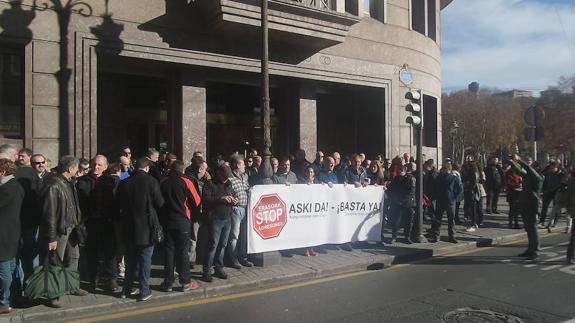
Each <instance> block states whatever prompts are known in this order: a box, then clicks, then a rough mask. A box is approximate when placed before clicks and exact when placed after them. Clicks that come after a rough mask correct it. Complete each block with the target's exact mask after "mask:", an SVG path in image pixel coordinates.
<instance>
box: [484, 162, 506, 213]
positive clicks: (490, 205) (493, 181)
mask: <svg viewBox="0 0 575 323" xmlns="http://www.w3.org/2000/svg"><path fill="white" fill-rule="evenodd" d="M502 186H503V169H502V168H501V165H499V158H497V157H491V158H490V159H489V161H488V162H487V166H485V191H486V193H487V206H486V210H485V213H487V214H491V212H493V213H494V214H499V212H498V211H497V202H498V201H499V194H500V193H501V187H502Z"/></svg>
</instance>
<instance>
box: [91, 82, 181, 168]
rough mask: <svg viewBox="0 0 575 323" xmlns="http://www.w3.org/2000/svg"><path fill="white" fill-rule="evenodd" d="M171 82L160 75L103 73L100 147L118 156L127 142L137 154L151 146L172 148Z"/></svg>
mask: <svg viewBox="0 0 575 323" xmlns="http://www.w3.org/2000/svg"><path fill="white" fill-rule="evenodd" d="M168 84H169V83H168V82H167V80H166V79H164V78H158V77H144V76H135V75H126V74H113V73H99V74H98V151H99V152H100V153H103V154H106V155H107V156H108V158H113V159H115V158H117V156H119V152H120V149H121V147H122V146H123V145H130V147H131V148H132V153H133V155H134V157H139V156H143V155H144V154H145V153H146V151H147V149H148V148H149V147H154V148H156V149H166V150H170V149H172V147H171V145H172V143H170V141H169V138H171V132H170V131H171V129H170V128H171V127H170V126H169V124H168V114H169V107H170V104H169V103H168V99H169V98H168Z"/></svg>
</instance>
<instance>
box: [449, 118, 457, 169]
mask: <svg viewBox="0 0 575 323" xmlns="http://www.w3.org/2000/svg"><path fill="white" fill-rule="evenodd" d="M458 129H459V125H458V124H457V121H455V120H454V121H453V122H451V125H450V126H449V134H450V135H451V160H452V161H453V162H455V160H456V158H455V137H457V130H458Z"/></svg>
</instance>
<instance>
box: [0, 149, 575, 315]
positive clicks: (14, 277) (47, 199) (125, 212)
mask: <svg viewBox="0 0 575 323" xmlns="http://www.w3.org/2000/svg"><path fill="white" fill-rule="evenodd" d="M261 166H262V157H261V156H259V155H258V153H257V151H256V150H254V149H252V150H251V151H250V152H249V153H247V154H246V155H243V154H238V153H235V154H233V155H232V156H230V157H229V158H228V159H226V160H224V159H223V158H222V157H221V156H220V155H218V157H217V158H216V159H215V160H214V161H213V162H212V163H210V164H208V162H207V161H206V160H205V159H204V156H203V154H202V153H201V152H195V153H194V154H193V158H192V159H191V163H190V164H189V165H188V166H187V167H186V165H185V163H184V162H183V161H181V160H178V157H177V156H176V155H175V154H173V153H167V152H160V151H157V150H156V149H153V148H150V149H149V150H148V151H147V153H146V155H145V156H143V157H140V158H137V159H134V158H133V156H132V152H131V149H130V147H128V146H125V147H123V149H122V150H121V152H119V156H114V158H113V159H111V160H110V159H108V157H106V156H104V155H96V156H94V157H93V158H92V159H91V160H90V161H88V160H85V159H79V158H76V157H74V156H63V157H61V158H60V160H59V161H58V165H57V166H56V167H54V168H51V169H50V168H49V167H48V161H47V159H46V157H45V156H44V155H42V154H38V153H34V152H32V151H31V150H30V149H27V148H23V149H20V150H18V149H16V148H15V147H14V146H12V145H9V144H4V145H1V146H0V313H9V312H11V310H12V309H11V306H12V304H13V302H19V301H22V299H23V296H24V295H23V290H24V288H25V287H26V286H25V285H26V281H27V279H28V278H29V277H30V275H31V274H32V272H33V271H34V268H35V267H37V266H38V265H39V263H42V262H40V261H39V259H40V258H42V259H44V258H45V257H55V256H57V257H59V258H60V260H61V261H62V262H63V263H64V264H65V265H66V266H68V268H70V269H72V270H79V271H80V272H81V274H82V277H83V278H84V279H85V280H86V281H87V286H88V288H87V290H84V289H80V290H77V291H75V292H74V295H77V296H85V295H87V294H88V293H89V292H93V291H95V290H96V289H99V288H104V289H106V290H108V291H109V292H111V293H114V294H117V295H118V296H120V297H122V298H127V297H136V298H137V299H138V300H139V301H146V300H148V299H150V297H151V296H152V292H151V289H150V272H151V265H152V256H153V254H154V251H155V248H157V247H158V246H161V251H162V252H161V253H160V254H162V255H163V257H164V259H163V264H164V272H163V278H164V280H163V283H162V284H161V289H162V290H163V291H166V292H169V291H172V290H173V289H175V288H174V286H175V284H176V278H177V279H178V283H179V284H178V285H177V286H178V288H177V289H178V290H180V291H182V292H185V291H189V290H193V289H197V288H198V287H199V283H198V282H197V281H196V280H195V279H193V278H192V277H191V275H190V270H191V268H192V267H193V266H194V265H196V264H202V273H203V274H202V277H201V279H202V280H203V281H204V282H207V283H210V282H212V281H213V277H216V278H219V279H227V277H228V275H227V273H226V272H225V269H224V268H225V267H229V268H234V269H237V270H240V269H241V268H242V267H251V266H253V265H254V264H253V263H252V262H251V261H250V260H249V258H248V254H247V242H246V241H247V237H246V235H247V225H246V224H247V219H246V213H247V210H246V208H247V206H248V199H249V190H250V187H251V186H253V185H257V184H260V183H261V182H262V179H263V178H262V176H261V175H260V174H261V173H262V171H261V169H262V168H261ZM271 166H272V171H273V176H272V177H271V182H272V183H274V184H283V185H291V184H308V185H312V184H324V185H328V186H330V187H331V186H332V185H334V184H346V185H355V186H366V185H377V186H381V187H382V189H384V190H385V191H386V199H385V203H384V209H385V210H384V214H385V215H384V227H385V228H386V231H382V243H383V242H385V243H391V244H393V243H395V242H396V239H398V233H399V231H400V230H401V229H403V233H404V239H403V240H401V242H403V243H407V244H410V243H412V242H414V241H419V236H418V234H419V232H421V230H419V228H417V225H419V221H417V219H416V218H415V214H416V209H417V207H418V205H417V199H416V193H417V187H418V185H417V177H418V176H417V172H418V171H422V172H423V195H424V199H423V201H422V206H421V207H423V208H424V214H425V216H426V219H427V220H428V221H429V222H430V228H429V230H428V240H429V241H430V242H437V241H438V240H439V239H440V227H441V225H442V219H443V214H444V213H445V214H446V215H447V226H448V231H447V232H448V237H447V241H449V242H451V243H457V242H458V241H457V238H456V236H455V229H454V226H455V224H464V223H465V224H466V226H467V228H466V230H467V231H468V232H473V231H475V230H478V229H479V228H480V227H481V225H482V223H483V217H484V213H487V214H490V213H494V214H498V213H499V211H498V209H497V205H498V198H499V196H500V195H501V193H502V192H503V191H505V194H506V197H507V202H508V203H509V207H510V212H509V228H512V229H513V228H520V226H519V218H521V220H522V221H521V222H522V223H523V226H524V228H525V230H526V231H527V234H528V237H529V246H528V249H527V251H526V252H525V253H523V254H521V255H520V256H522V257H526V258H527V259H534V258H536V257H537V250H538V248H539V242H538V236H537V226H540V227H541V226H545V227H548V228H549V229H550V228H551V227H552V226H554V225H555V224H556V223H557V221H558V220H559V218H560V217H561V214H562V209H564V208H566V209H567V211H568V214H571V215H573V214H575V183H574V175H575V168H571V169H570V170H569V171H568V170H566V169H565V168H564V167H563V165H562V163H561V162H560V161H552V162H551V163H550V164H549V165H548V166H547V167H545V169H538V166H537V165H536V163H534V162H533V161H532V160H531V159H529V158H527V159H526V160H525V161H522V160H521V158H519V156H517V155H513V156H510V157H509V160H508V161H507V162H506V165H505V167H504V166H502V165H501V163H500V162H499V160H498V158H496V157H493V158H491V159H490V160H489V161H488V163H487V165H486V166H485V167H482V166H481V165H480V163H478V162H477V161H476V160H475V157H474V156H473V155H469V156H468V157H467V158H466V162H465V163H464V164H463V165H461V166H459V165H457V164H456V163H452V162H451V161H450V160H445V161H444V162H443V164H442V167H441V168H440V169H439V170H437V169H436V166H435V161H434V160H433V159H429V160H427V161H425V162H424V163H423V169H422V170H418V169H417V166H416V163H415V161H414V160H413V158H412V157H410V156H409V154H404V155H402V156H396V157H395V158H392V159H389V158H385V157H384V156H383V155H377V156H376V158H375V159H373V160H369V159H367V158H366V156H365V154H362V153H357V154H353V155H350V156H342V155H341V154H339V153H338V152H333V153H332V154H331V155H329V156H325V155H324V153H323V152H321V151H318V152H317V153H316V155H315V159H314V160H313V161H311V162H309V161H308V160H307V159H306V156H305V151H304V150H299V151H298V152H297V153H296V155H295V156H287V157H283V158H279V159H278V158H272V159H271ZM268 180H269V179H268ZM541 186H542V197H543V203H542V208H541V211H540V212H539V205H538V203H539V194H540V192H541ZM484 200H485V202H486V203H485V206H484V205H483V204H484ZM551 202H553V208H552V210H551V213H550V214H549V217H548V209H549V206H550V203H551ZM461 203H463V218H460V216H459V213H460V204H461ZM538 219H539V222H538V221H537V220H538ZM567 219H568V230H571V229H570V228H571V227H572V225H571V222H572V221H571V218H570V217H569V216H568V217H567ZM546 221H548V222H546ZM384 232H390V234H391V236H390V237H388V238H387V237H386V239H384ZM574 239H575V234H572V238H571V244H570V247H569V250H568V255H567V257H568V261H572V257H573V244H574V243H575V242H574V241H573V240H574ZM341 247H342V249H344V250H348V251H351V250H352V247H351V245H350V244H344V245H342V246H341ZM301 252H302V254H303V255H305V256H316V255H317V252H316V250H314V248H311V247H310V248H305V249H304V250H301ZM176 272H177V276H176V274H175V273H176ZM122 278H123V286H122V287H120V285H119V282H120V280H121V279H122ZM135 280H138V287H139V288H138V289H136V288H134V281H135ZM47 305H49V306H52V307H61V306H62V303H61V301H60V300H59V299H58V298H54V299H50V300H48V302H47Z"/></svg>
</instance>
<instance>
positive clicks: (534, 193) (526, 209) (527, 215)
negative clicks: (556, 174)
mask: <svg viewBox="0 0 575 323" xmlns="http://www.w3.org/2000/svg"><path fill="white" fill-rule="evenodd" d="M509 164H511V167H513V168H514V170H515V171H516V172H517V173H518V174H519V176H521V177H522V178H523V191H521V195H520V196H519V205H520V208H521V218H522V219H523V224H524V226H525V231H526V232H527V239H528V247H527V250H526V251H525V252H523V253H521V254H519V255H518V257H525V258H527V259H528V260H534V259H537V257H538V255H537V251H538V250H539V233H538V232H537V210H538V209H539V193H540V192H541V186H542V184H543V177H542V176H541V175H540V174H539V173H538V172H537V171H536V170H535V169H533V167H531V166H529V165H528V164H527V163H525V162H524V161H522V160H521V159H520V158H519V156H517V155H514V157H513V159H512V160H510V161H509Z"/></svg>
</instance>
